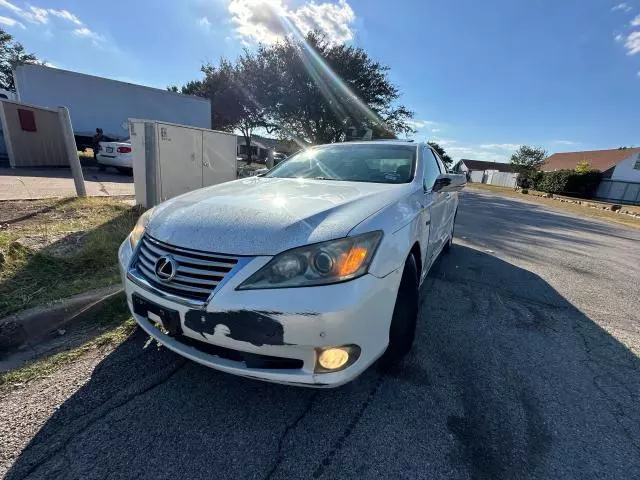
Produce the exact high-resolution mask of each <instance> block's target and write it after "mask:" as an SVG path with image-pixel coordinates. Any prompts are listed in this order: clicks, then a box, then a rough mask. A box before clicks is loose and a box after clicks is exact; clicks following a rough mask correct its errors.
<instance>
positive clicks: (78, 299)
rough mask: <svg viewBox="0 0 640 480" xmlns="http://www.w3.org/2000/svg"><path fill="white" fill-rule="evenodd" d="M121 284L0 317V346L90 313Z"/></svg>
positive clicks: (17, 342) (5, 347)
mask: <svg viewBox="0 0 640 480" xmlns="http://www.w3.org/2000/svg"><path fill="white" fill-rule="evenodd" d="M122 292H123V290H122V286H121V285H110V286H108V287H102V288H98V289H95V290H91V291H89V292H84V293H80V294H78V295H74V296H72V297H68V298H63V299H61V300H56V301H54V302H50V303H48V304H45V305H40V306H37V307H34V308H30V309H28V310H23V311H21V312H18V313H14V314H13V315H9V316H8V317H5V318H2V319H0V350H8V349H10V348H14V347H17V346H19V345H22V344H23V343H25V342H27V341H30V340H34V339H38V338H40V337H43V336H45V335H47V334H48V333H50V332H52V331H54V330H56V329H57V328H59V327H60V326H62V325H64V324H66V323H68V322H70V321H72V320H75V319H78V318H81V317H83V316H90V315H92V314H93V313H95V311H96V310H99V309H100V308H101V307H102V305H103V303H104V302H105V301H108V300H110V299H112V298H113V297H115V296H117V295H120V294H121V293H122Z"/></svg>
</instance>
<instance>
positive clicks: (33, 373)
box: [0, 298, 136, 393]
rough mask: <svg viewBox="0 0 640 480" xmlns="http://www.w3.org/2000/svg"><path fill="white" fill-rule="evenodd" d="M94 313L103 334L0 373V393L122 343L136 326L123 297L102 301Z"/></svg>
mask: <svg viewBox="0 0 640 480" xmlns="http://www.w3.org/2000/svg"><path fill="white" fill-rule="evenodd" d="M95 316H96V322H97V323H98V324H99V326H101V327H105V328H107V330H106V331H105V332H104V333H101V334H100V335H98V336H96V337H94V338H92V339H90V340H88V341H87V342H85V343H84V344H82V345H80V346H78V347H75V348H71V349H68V350H64V351H61V352H58V353H56V354H54V355H51V356H49V357H46V358H41V359H38V360H35V361H33V362H29V363H27V364H25V365H23V366H22V367H20V368H18V369H16V370H11V371H8V372H5V373H2V374H0V393H3V392H6V391H8V390H11V389H12V388H14V387H16V386H19V385H24V384H25V383H27V382H31V381H33V380H37V379H38V378H43V377H46V376H47V375H51V374H52V373H54V372H55V371H57V370H59V369H60V368H62V367H64V366H65V365H68V364H69V363H71V362H73V361H74V360H76V359H77V358H79V357H80V356H82V355H83V354H84V353H86V352H87V351H90V350H92V349H95V348H102V347H111V348H115V347H117V346H118V345H120V344H121V343H122V342H124V341H125V340H126V339H127V338H128V337H129V335H131V333H132V332H133V331H134V330H135V328H136V323H135V321H134V320H133V318H131V314H130V313H129V309H128V307H127V303H126V301H125V300H124V299H123V298H116V299H114V300H112V301H110V302H107V303H105V305H104V306H103V308H102V309H101V310H100V311H99V312H96V315H95Z"/></svg>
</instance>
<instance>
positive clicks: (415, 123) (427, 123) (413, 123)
mask: <svg viewBox="0 0 640 480" xmlns="http://www.w3.org/2000/svg"><path fill="white" fill-rule="evenodd" d="M407 123H408V124H409V126H410V127H412V128H414V129H416V130H419V129H421V128H424V127H429V128H431V132H432V133H436V132H439V131H440V129H439V128H433V127H436V126H437V125H439V123H438V122H434V121H433V120H409V121H407Z"/></svg>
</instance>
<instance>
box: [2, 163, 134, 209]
mask: <svg viewBox="0 0 640 480" xmlns="http://www.w3.org/2000/svg"><path fill="white" fill-rule="evenodd" d="M83 173H84V180H85V185H86V188H87V195H89V196H90V197H104V196H122V195H134V189H133V177H132V176H128V175H123V174H120V173H117V172H115V171H113V172H112V171H110V170H107V171H105V172H100V171H98V169H97V168H96V167H85V168H83ZM75 195H76V190H75V187H74V185H73V178H72V177H71V170H70V169H69V168H2V169H0V201H1V200H33V199H39V198H57V197H73V196H75Z"/></svg>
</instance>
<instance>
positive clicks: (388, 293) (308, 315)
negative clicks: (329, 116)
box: [119, 239, 401, 387]
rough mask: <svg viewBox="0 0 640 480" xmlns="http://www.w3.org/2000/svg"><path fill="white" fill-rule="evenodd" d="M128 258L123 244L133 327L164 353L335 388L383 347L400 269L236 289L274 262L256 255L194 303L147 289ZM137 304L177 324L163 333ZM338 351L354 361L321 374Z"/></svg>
mask: <svg viewBox="0 0 640 480" xmlns="http://www.w3.org/2000/svg"><path fill="white" fill-rule="evenodd" d="M132 254H133V252H132V250H131V247H130V245H129V241H128V239H127V240H125V242H124V243H123V244H122V246H121V247H120V251H119V261H120V268H121V274H122V281H123V285H124V289H125V292H126V294H127V301H128V302H129V308H130V309H131V311H132V313H133V315H134V317H135V319H136V321H137V322H138V324H139V325H140V326H141V327H142V328H143V329H144V330H145V331H146V332H147V333H148V334H149V335H151V336H152V337H154V338H155V339H157V340H158V341H159V342H160V343H161V344H163V345H165V346H166V347H167V348H169V349H171V350H173V351H174V352H176V353H178V354H180V355H182V356H184V357H186V358H189V359H191V360H193V361H195V362H198V363H201V364H203V365H206V366H208V367H211V368H215V369H217V370H221V371H224V372H228V373H232V374H235V375H241V376H245V377H251V378H256V379H260V380H266V381H270V382H277V383H283V384H291V385H304V386H314V387H336V386H339V385H342V384H344V383H347V382H349V381H351V380H353V379H354V378H355V377H357V376H358V375H360V374H361V373H362V372H363V371H364V370H365V369H367V368H368V367H369V366H370V365H371V364H372V363H373V362H374V361H375V360H376V359H377V358H378V357H379V356H380V355H381V354H382V353H383V352H384V350H385V349H386V347H387V343H388V339H389V325H390V322H391V317H392V314H393V308H394V304H395V298H396V292H397V290H398V285H399V283H400V277H401V271H395V272H392V273H391V274H389V275H387V276H385V277H384V278H377V277H375V276H373V275H370V274H368V275H365V276H363V277H360V278H358V279H356V280H352V281H349V282H344V283H340V284H334V285H325V286H319V287H301V288H288V289H270V290H236V287H237V286H238V285H240V284H241V283H242V282H243V281H244V280H245V279H247V278H248V277H249V276H251V275H252V274H253V273H254V272H256V271H257V270H258V269H260V268H261V267H262V266H263V265H265V264H266V263H267V262H268V261H269V260H270V258H271V257H254V258H251V259H247V261H246V262H244V263H243V265H242V268H240V269H238V271H237V272H234V274H233V275H229V276H228V277H227V278H228V279H225V283H224V285H221V286H220V287H219V288H218V289H216V291H215V293H214V295H213V296H212V297H210V299H209V300H208V301H207V302H204V303H198V302H190V301H187V300H184V299H179V298H177V297H174V296H172V295H167V294H165V293H163V292H161V291H158V290H157V289H155V288H150V287H149V285H145V282H143V281H140V278H139V277H137V276H136V275H135V271H134V270H132V271H129V269H128V266H129V264H130V261H131V257H132ZM136 298H141V299H143V302H145V301H146V302H150V303H151V304H152V305H157V306H159V307H160V308H161V309H166V311H167V312H176V314H175V320H174V323H175V325H173V326H172V328H170V329H167V328H165V327H166V326H167V325H165V326H162V325H161V322H160V320H161V319H160V318H159V316H158V315H155V314H154V313H153V312H151V313H149V314H148V315H146V316H145V315H144V314H143V312H144V310H145V308H144V307H143V308H142V309H141V308H140V305H138V308H137V309H136V308H135V305H134V300H135V299H136ZM136 310H137V311H136ZM160 313H162V312H160ZM172 315H173V314H172ZM342 345H352V346H356V347H357V350H358V351H359V356H358V357H357V360H355V361H354V362H352V363H349V366H348V367H347V368H345V369H343V370H340V371H335V372H325V373H320V372H319V371H318V370H320V371H322V369H318V367H317V357H318V353H319V351H320V350H321V349H322V348H326V347H335V346H342Z"/></svg>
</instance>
